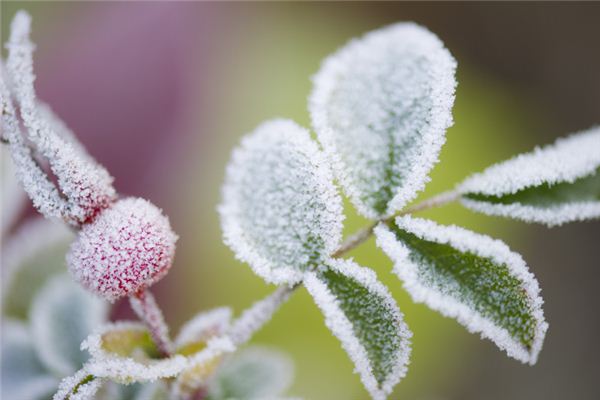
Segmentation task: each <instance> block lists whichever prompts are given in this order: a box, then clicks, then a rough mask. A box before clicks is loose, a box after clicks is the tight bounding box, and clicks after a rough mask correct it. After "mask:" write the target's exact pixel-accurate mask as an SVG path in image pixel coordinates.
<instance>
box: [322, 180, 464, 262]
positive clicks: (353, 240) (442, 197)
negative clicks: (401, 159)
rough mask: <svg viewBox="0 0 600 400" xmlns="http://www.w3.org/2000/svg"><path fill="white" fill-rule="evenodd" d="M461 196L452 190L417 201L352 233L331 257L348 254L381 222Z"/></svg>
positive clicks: (449, 201)
mask: <svg viewBox="0 0 600 400" xmlns="http://www.w3.org/2000/svg"><path fill="white" fill-rule="evenodd" d="M459 197H460V194H459V193H458V192H456V191H452V190H450V191H447V192H442V193H440V194H438V195H436V196H433V197H430V198H428V199H426V200H423V201H422V202H420V203H417V204H415V205H414V206H411V207H407V208H406V209H404V210H402V211H400V212H398V213H396V214H394V215H392V216H391V217H389V218H385V219H383V220H381V221H375V222H373V223H372V224H371V225H369V226H367V227H364V228H362V229H360V230H359V231H357V232H356V233H354V234H353V235H351V236H350V237H349V238H348V239H346V240H345V241H344V242H343V243H342V244H341V245H340V247H339V248H338V249H337V250H336V251H335V252H334V253H333V254H331V257H334V258H337V257H341V256H342V255H344V254H346V253H347V252H349V251H350V250H352V249H354V248H355V247H357V246H358V245H360V244H361V243H363V242H364V241H365V240H367V239H368V238H370V237H371V235H372V234H373V229H375V227H376V226H377V225H378V224H379V223H380V222H383V223H388V222H390V221H393V220H394V218H396V217H398V216H401V215H407V214H414V213H416V212H419V211H424V210H429V209H430V208H435V207H441V206H444V205H446V204H448V203H452V202H453V201H456V200H458V198H459Z"/></svg>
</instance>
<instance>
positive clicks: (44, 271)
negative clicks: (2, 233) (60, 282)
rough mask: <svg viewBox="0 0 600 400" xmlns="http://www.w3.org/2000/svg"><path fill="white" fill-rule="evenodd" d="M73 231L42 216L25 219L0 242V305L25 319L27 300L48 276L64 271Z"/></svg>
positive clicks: (28, 300) (5, 312) (8, 312)
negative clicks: (0, 271) (0, 266)
mask: <svg viewBox="0 0 600 400" xmlns="http://www.w3.org/2000/svg"><path fill="white" fill-rule="evenodd" d="M73 238H74V235H73V232H72V231H70V230H69V229H68V228H67V227H66V226H64V224H62V223H54V222H52V221H49V220H46V219H44V218H41V217H39V218H34V219H32V220H30V221H27V222H25V223H24V224H23V225H21V226H20V227H19V229H18V230H17V231H16V232H15V233H13V234H12V235H11V236H10V237H8V238H6V240H5V241H4V243H3V248H2V250H3V251H2V254H1V255H0V257H1V259H2V267H3V268H2V269H3V271H2V273H3V276H2V282H1V283H2V309H3V312H4V315H9V316H11V317H15V318H19V319H23V320H25V319H26V318H27V314H28V312H29V308H30V305H31V302H32V300H33V298H34V297H35V295H36V294H37V293H38V292H39V290H40V288H41V287H42V286H43V285H44V284H45V283H46V281H47V280H48V279H49V278H50V277H51V276H54V275H56V274H58V273H60V272H66V270H67V268H66V265H65V254H66V252H67V249H68V246H69V243H70V242H71V241H72V240H73Z"/></svg>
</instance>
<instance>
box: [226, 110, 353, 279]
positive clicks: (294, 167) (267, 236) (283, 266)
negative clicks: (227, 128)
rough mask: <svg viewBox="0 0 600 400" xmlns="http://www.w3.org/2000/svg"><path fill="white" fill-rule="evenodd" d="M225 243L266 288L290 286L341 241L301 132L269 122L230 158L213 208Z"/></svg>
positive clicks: (332, 204)
mask: <svg viewBox="0 0 600 400" xmlns="http://www.w3.org/2000/svg"><path fill="white" fill-rule="evenodd" d="M219 212H220V214H221V224H222V228H223V233H224V240H225V243H226V244H227V245H228V246H229V247H231V249H232V250H233V251H234V253H235V254H236V256H237V258H238V259H240V260H242V261H245V262H247V263H248V264H250V266H251V267H252V269H253V270H254V272H255V273H256V274H258V275H259V276H261V277H262V278H263V279H265V280H266V281H268V282H271V283H289V284H291V283H295V282H298V281H299V280H301V279H302V271H304V270H306V269H309V268H311V267H314V266H316V265H318V264H319V263H320V261H321V260H322V259H323V257H324V256H326V255H329V254H330V253H332V252H333V251H334V250H335V249H336V248H337V246H338V244H339V242H340V240H341V231H342V220H343V215H342V204H341V198H340V197H339V195H338V193H337V192H336V188H335V186H334V185H333V176H332V174H331V171H330V170H329V168H328V165H327V162H326V160H325V159H324V156H323V155H322V153H321V152H320V150H319V149H318V147H317V144H316V143H314V142H313V141H312V140H311V138H310V136H309V134H308V132H307V131H306V130H305V129H303V128H301V127H299V126H298V125H296V124H295V123H293V122H291V121H289V120H272V121H269V122H266V123H263V124H262V125H260V126H259V127H258V128H256V130H255V131H254V132H252V133H251V134H249V135H247V136H246V137H244V139H243V140H242V143H241V145H240V147H238V148H237V149H236V150H235V151H234V152H233V155H232V159H231V162H230V164H229V166H228V167H227V176H226V180H225V185H224V187H223V202H222V204H221V206H220V207H219Z"/></svg>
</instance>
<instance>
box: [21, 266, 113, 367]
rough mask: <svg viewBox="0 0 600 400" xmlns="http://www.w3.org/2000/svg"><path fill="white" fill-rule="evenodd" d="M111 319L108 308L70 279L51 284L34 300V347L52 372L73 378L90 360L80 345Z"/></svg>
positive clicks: (55, 281) (32, 309) (58, 279)
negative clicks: (73, 374)
mask: <svg viewBox="0 0 600 400" xmlns="http://www.w3.org/2000/svg"><path fill="white" fill-rule="evenodd" d="M107 318H108V307H107V306H106V303H105V302H103V301H102V300H100V299H98V298H96V297H94V296H92V295H91V294H89V293H88V292H86V291H85V290H83V288H81V287H80V286H79V285H77V284H76V283H75V282H73V280H72V279H71V277H70V276H68V275H67V274H62V275H60V276H57V277H55V278H54V279H52V280H51V281H49V282H48V283H47V284H46V285H45V286H44V287H43V288H42V290H41V291H40V292H39V293H38V295H37V296H36V298H35V299H34V301H33V303H32V306H31V311H30V323H31V330H32V334H33V340H34V346H35V347H36V349H37V352H38V354H39V356H40V358H41V359H42V361H43V362H44V364H46V365H47V366H48V368H49V369H50V370H52V371H53V372H55V373H56V375H58V376H65V375H70V374H72V373H74V372H75V371H77V370H78V369H79V368H81V366H82V365H83V363H84V362H85V361H86V360H87V358H88V357H87V354H86V353H84V352H83V351H81V350H80V348H79V345H80V343H81V342H82V341H83V340H84V339H85V338H86V337H87V336H88V335H89V334H90V333H91V332H92V331H93V330H94V329H95V328H96V327H98V326H99V325H100V324H102V323H103V322H105V321H106V319H107Z"/></svg>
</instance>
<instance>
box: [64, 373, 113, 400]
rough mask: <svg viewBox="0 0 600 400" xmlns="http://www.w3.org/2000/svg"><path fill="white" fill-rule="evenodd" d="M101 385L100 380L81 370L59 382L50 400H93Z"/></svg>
mask: <svg viewBox="0 0 600 400" xmlns="http://www.w3.org/2000/svg"><path fill="white" fill-rule="evenodd" d="M101 385H102V380H101V379H98V378H97V377H95V376H94V375H92V374H90V372H89V371H88V370H87V369H86V368H82V369H80V370H79V371H77V372H76V373H75V374H74V375H72V376H68V377H66V378H64V379H63V380H62V381H61V382H60V385H59V386H58V391H57V392H56V393H55V394H54V397H52V400H93V399H94V398H95V395H96V393H97V392H98V389H100V386H101Z"/></svg>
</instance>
